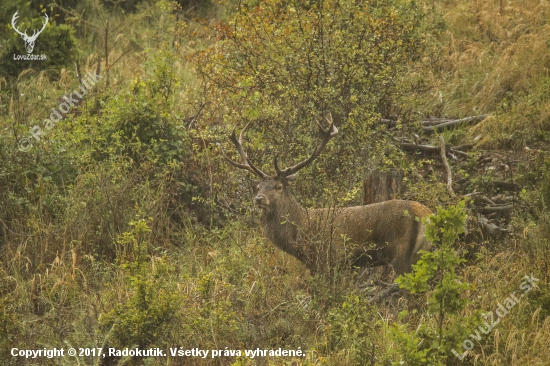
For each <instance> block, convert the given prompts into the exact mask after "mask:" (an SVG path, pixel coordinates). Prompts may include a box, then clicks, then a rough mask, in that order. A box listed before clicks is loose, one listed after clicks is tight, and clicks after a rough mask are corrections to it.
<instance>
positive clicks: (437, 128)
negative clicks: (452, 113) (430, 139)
mask: <svg viewBox="0 0 550 366" xmlns="http://www.w3.org/2000/svg"><path fill="white" fill-rule="evenodd" d="M488 116H489V115H488V114H482V115H480V116H472V117H466V118H461V119H455V120H453V121H448V122H443V123H440V124H438V125H435V126H424V127H422V129H423V130H424V131H426V132H433V131H442V130H444V129H445V128H447V127H452V126H456V125H460V124H463V123H469V122H481V121H483V120H484V119H485V118H487V117H488Z"/></svg>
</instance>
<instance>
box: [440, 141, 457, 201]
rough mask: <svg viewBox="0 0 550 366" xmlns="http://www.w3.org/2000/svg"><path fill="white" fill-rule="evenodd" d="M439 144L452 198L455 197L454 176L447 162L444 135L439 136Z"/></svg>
mask: <svg viewBox="0 0 550 366" xmlns="http://www.w3.org/2000/svg"><path fill="white" fill-rule="evenodd" d="M439 144H440V145H441V161H443V165H444V166H445V170H446V171H447V191H448V192H449V194H450V195H451V196H452V197H454V196H455V192H454V191H453V175H452V172H451V167H450V166H449V163H448V162H447V152H446V150H445V140H444V139H443V135H439Z"/></svg>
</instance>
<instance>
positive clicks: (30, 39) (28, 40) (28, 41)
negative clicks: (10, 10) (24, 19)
mask: <svg viewBox="0 0 550 366" xmlns="http://www.w3.org/2000/svg"><path fill="white" fill-rule="evenodd" d="M18 13H19V10H18V11H16V12H15V14H13V17H12V18H11V26H12V27H13V30H14V31H16V32H17V33H19V35H20V36H21V38H23V41H25V48H26V49H27V53H32V51H33V50H34V42H36V38H38V36H39V35H40V33H42V31H43V30H44V28H46V24H48V20H49V18H48V14H44V20H45V21H44V25H43V26H42V29H40V30H36V29H35V30H34V32H33V34H32V36H29V35H28V34H27V30H26V29H25V31H24V32H21V31H20V30H19V29H18V28H17V26H16V25H15V21H16V20H17V18H18V17H19V15H18Z"/></svg>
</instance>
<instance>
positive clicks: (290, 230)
mask: <svg viewBox="0 0 550 366" xmlns="http://www.w3.org/2000/svg"><path fill="white" fill-rule="evenodd" d="M289 178H290V177H289ZM289 180H290V179H288V178H282V177H266V178H264V180H263V181H262V182H261V183H260V184H259V185H258V189H259V191H258V194H257V195H256V197H255V203H256V205H257V207H259V208H260V209H261V210H262V211H263V214H264V220H265V224H264V230H265V235H266V236H267V238H268V239H269V240H270V241H271V242H272V243H274V244H275V245H276V246H277V247H279V248H280V249H282V250H283V251H285V252H287V253H289V254H291V255H293V256H294V257H296V258H297V259H299V260H300V261H302V262H303V263H304V264H306V266H307V267H308V268H309V269H310V270H312V271H316V270H318V269H319V266H327V265H328V266H333V265H335V264H337V263H344V262H346V261H348V262H349V263H350V264H352V265H354V266H358V267H364V266H367V265H370V266H380V265H384V264H391V265H392V266H393V268H394V270H395V272H396V273H397V274H402V273H405V272H409V271H410V270H411V265H412V264H413V263H416V261H418V259H419V255H418V251H419V250H428V249H429V248H430V244H429V243H428V242H427V241H426V238H425V236H424V224H423V223H422V222H421V220H420V218H424V217H427V216H428V215H429V214H431V211H430V210H429V209H428V208H427V207H425V206H424V205H422V204H421V203H419V202H414V201H402V200H392V201H386V202H381V203H375V204H372V205H367V206H355V207H344V208H335V209H327V208H325V209H313V210H307V209H305V208H303V207H302V206H300V204H299V203H298V202H297V201H296V200H295V199H294V197H293V196H292V194H291V193H290V191H289ZM415 217H416V218H418V219H415Z"/></svg>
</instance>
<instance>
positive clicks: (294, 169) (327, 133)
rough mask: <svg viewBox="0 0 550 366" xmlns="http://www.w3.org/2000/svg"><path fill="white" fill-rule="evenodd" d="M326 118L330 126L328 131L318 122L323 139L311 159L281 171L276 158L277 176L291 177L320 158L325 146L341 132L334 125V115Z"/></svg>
mask: <svg viewBox="0 0 550 366" xmlns="http://www.w3.org/2000/svg"><path fill="white" fill-rule="evenodd" d="M325 118H326V120H327V122H328V124H329V126H328V128H327V129H326V130H325V129H324V128H323V126H321V124H320V123H319V121H316V122H317V124H318V125H319V129H320V130H321V135H322V139H321V141H320V142H319V144H318V145H317V146H316V147H315V150H313V153H312V154H311V155H310V156H309V158H307V159H305V160H303V161H301V162H299V163H298V164H296V165H294V166H291V167H289V168H286V169H284V170H280V169H279V166H278V164H277V157H275V159H274V165H275V170H276V171H277V176H279V177H288V176H289V175H292V174H294V173H296V172H298V171H299V170H300V169H302V168H304V167H305V166H307V165H308V164H310V163H311V162H312V161H313V160H315V158H317V156H319V154H320V153H321V151H323V149H324V148H325V146H326V144H327V143H328V142H329V140H330V139H331V138H333V137H334V136H336V135H337V134H338V132H339V131H338V128H336V126H335V125H334V123H333V121H332V115H331V114H330V113H329V117H325Z"/></svg>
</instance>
